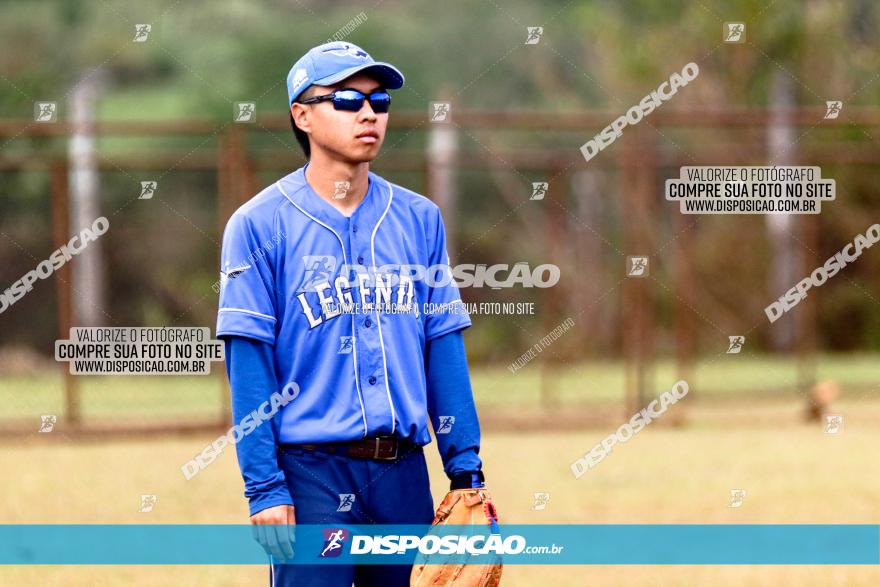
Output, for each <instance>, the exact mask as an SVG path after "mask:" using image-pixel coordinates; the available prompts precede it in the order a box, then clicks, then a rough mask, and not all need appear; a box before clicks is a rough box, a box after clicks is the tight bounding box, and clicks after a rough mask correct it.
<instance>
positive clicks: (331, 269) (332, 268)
mask: <svg viewBox="0 0 880 587" xmlns="http://www.w3.org/2000/svg"><path fill="white" fill-rule="evenodd" d="M302 260H303V265H305V268H306V271H305V277H304V278H303V282H302V285H301V286H300V288H299V289H298V290H297V291H298V292H304V291H315V286H316V285H318V284H321V283H324V282H330V281H333V275H334V274H335V273H336V257H335V256H333V255H303V258H302Z"/></svg>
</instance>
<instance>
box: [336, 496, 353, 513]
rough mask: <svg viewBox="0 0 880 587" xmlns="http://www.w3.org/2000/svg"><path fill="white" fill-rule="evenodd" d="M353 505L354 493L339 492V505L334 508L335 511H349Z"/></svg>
mask: <svg viewBox="0 0 880 587" xmlns="http://www.w3.org/2000/svg"><path fill="white" fill-rule="evenodd" d="M353 505H354V493H340V494H339V507H338V508H336V511H337V512H350V511H351V506H353Z"/></svg>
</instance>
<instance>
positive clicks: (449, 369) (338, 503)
mask: <svg viewBox="0 0 880 587" xmlns="http://www.w3.org/2000/svg"><path fill="white" fill-rule="evenodd" d="M403 83H404V78H403V74H401V73H400V71H398V70H397V68H395V67H394V66H392V65H390V64H387V63H381V62H376V61H374V60H373V59H372V57H370V56H369V55H368V54H367V53H366V52H365V51H363V50H362V49H360V48H359V47H357V46H355V45H353V44H351V43H347V42H333V43H327V44H324V45H321V46H319V47H315V48H313V49H312V50H310V51H309V52H308V53H306V55H305V56H303V58H302V59H300V60H299V61H297V62H296V64H295V65H294V66H293V68H292V69H291V70H290V73H289V74H288V76H287V91H288V97H289V105H290V116H291V123H292V124H293V128H294V132H295V133H296V135H297V139H298V141H299V143H300V145H301V146H302V147H303V150H304V151H305V153H306V156H307V157H308V158H309V162H308V163H307V164H306V165H305V166H304V167H302V168H300V169H297V170H296V171H294V172H293V173H290V174H289V175H286V176H284V177H282V178H281V179H279V180H278V181H277V182H275V183H274V184H272V185H271V186H269V187H267V188H266V189H264V190H263V191H262V192H260V193H259V194H257V195H256V196H255V197H254V198H252V199H251V200H250V201H249V202H247V203H246V204H244V205H243V206H242V207H241V208H239V209H238V210H237V211H236V212H235V214H233V215H232V217H231V218H230V219H229V223H228V224H227V226H226V231H225V233H224V236H223V251H222V258H221V264H222V277H223V279H222V288H221V293H220V309H219V313H218V320H217V334H218V336H221V337H223V338H224V340H225V342H226V361H227V372H228V375H229V380H230V384H231V387H232V415H233V420H234V421H236V422H238V421H240V420H241V419H242V418H243V417H244V416H245V415H247V414H249V413H250V412H252V411H253V410H255V409H256V408H257V407H258V406H259V405H260V404H262V403H263V402H265V401H266V400H267V399H269V397H270V395H271V394H272V393H273V392H275V391H278V390H281V389H284V388H285V387H286V386H289V385H290V384H295V385H296V386H298V387H297V389H298V393H297V394H296V395H295V397H294V398H293V399H292V400H291V401H290V402H289V403H287V404H286V405H284V407H283V408H281V410H280V411H279V412H278V414H277V415H276V416H275V417H274V418H273V419H272V420H271V424H272V425H271V426H270V425H268V423H267V425H264V426H258V427H256V428H255V429H254V430H253V431H252V432H251V433H250V434H249V435H247V436H245V437H244V438H243V439H242V440H241V441H240V442H238V444H237V445H236V450H237V454H238V461H239V465H240V467H241V472H242V476H243V477H244V482H245V496H246V497H247V498H248V500H249V503H250V514H251V522H252V523H253V525H254V530H255V535H256V536H258V539H259V540H260V542H261V543H262V544H263V545H264V547H265V548H266V549H267V550H268V551H269V552H270V553H271V554H272V559H271V560H272V563H273V564H272V569H271V578H272V581H273V582H274V584H275V585H297V586H300V587H305V586H308V585H321V586H330V587H332V586H336V585H338V586H340V587H342V586H345V587H349V586H351V584H352V583H355V584H356V585H357V586H358V587H360V586H374V585H375V586H382V587H389V586H396V585H408V584H409V576H410V567H409V566H406V565H387V566H376V565H355V566H341V565H311V566H308V565H301V564H294V565H284V564H279V563H278V560H277V559H281V560H286V559H289V557H290V555H291V553H292V551H293V545H292V543H291V534H292V532H288V531H285V530H284V528H285V525H289V527H292V525H293V524H294V523H300V524H322V525H328V526H333V525H334V524H428V523H430V522H431V520H432V518H433V515H434V511H433V509H434V508H433V502H432V498H431V493H430V486H429V484H428V472H427V467H426V464H425V457H424V453H423V450H422V447H423V446H424V445H426V444H428V443H429V442H430V435H429V431H428V420H429V419H430V420H431V424H432V425H433V427H434V430H435V431H436V432H437V445H438V448H439V451H440V456H441V458H442V460H443V465H444V469H445V472H446V474H447V475H448V476H449V478H450V479H451V481H452V488H453V489H462V488H471V487H482V486H483V474H482V472H481V468H482V463H481V461H480V458H479V456H478V453H479V448H480V428H479V423H478V420H477V414H476V409H475V407H474V401H473V394H472V391H471V386H470V378H469V374H468V367H467V360H466V356H465V349H464V342H463V338H462V332H461V331H462V330H464V329H465V328H467V327H468V326H470V324H471V322H470V318H469V317H468V315H467V313H465V312H464V311H462V304H461V299H460V296H459V293H458V290H457V288H456V287H455V284H454V282H451V280H441V281H439V282H438V281H434V280H433V279H432V280H431V281H430V284H429V283H428V280H426V279H420V278H418V277H413V273H412V272H411V271H409V270H407V269H406V268H405V267H404V268H401V266H421V267H424V268H430V267H432V266H437V265H440V266H448V264H449V257H448V254H447V251H446V234H445V228H444V225H443V220H442V218H441V217H440V211H439V209H438V207H437V206H436V205H435V204H434V203H432V202H431V201H430V200H428V199H426V198H424V197H423V196H420V195H418V194H416V193H414V192H412V191H410V190H407V189H406V188H403V187H400V186H398V185H395V184H392V183H390V182H388V181H386V180H385V179H383V178H381V177H379V176H378V175H376V174H374V173H372V172H370V170H369V167H370V162H371V161H372V160H373V159H375V158H376V156H377V155H378V153H379V149H380V148H381V146H382V142H383V140H384V138H385V130H386V126H387V124H388V111H389V106H390V102H391V96H390V95H389V94H388V91H389V90H396V89H399V88H401V87H402V86H403ZM444 281H445V285H440V283H443V282H444ZM425 306H429V307H433V308H437V307H443V308H446V311H440V312H429V313H426V312H424V311H423V308H424V307H425ZM392 307H397V308H398V310H399V309H400V308H412V309H411V310H409V311H394V310H393V309H392ZM288 389H290V388H288ZM300 555H301V556H312V555H313V553H300V554H298V556H300ZM318 555H319V553H314V556H318Z"/></svg>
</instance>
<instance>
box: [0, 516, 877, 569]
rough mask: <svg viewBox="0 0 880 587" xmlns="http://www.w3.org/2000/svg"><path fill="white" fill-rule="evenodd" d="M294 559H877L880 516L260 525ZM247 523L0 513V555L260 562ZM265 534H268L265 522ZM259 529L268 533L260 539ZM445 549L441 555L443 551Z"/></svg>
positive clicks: (57, 560) (12, 558)
mask: <svg viewBox="0 0 880 587" xmlns="http://www.w3.org/2000/svg"><path fill="white" fill-rule="evenodd" d="M263 530H268V531H271V530H275V531H276V532H277V534H276V538H277V539H283V538H278V537H283V536H285V535H286V536H288V537H290V538H291V544H292V548H293V552H294V555H293V557H292V559H288V560H285V561H283V562H286V563H289V564H308V565H315V564H330V565H334V564H337V565H338V564H345V565H350V564H412V563H413V562H414V561H419V560H421V558H420V557H425V556H430V557H431V558H430V561H431V562H455V563H465V564H486V563H491V562H496V561H497V559H498V557H499V556H500V557H501V558H502V560H503V562H504V564H541V565H548V564H549V565H553V564H560V565H594V564H596V565H598V564H602V565H608V564H613V565H645V564H647V565H777V564H783V565H856V564H857V565H873V564H880V525H810V524H795V525H758V524H743V525H717V524H716V525H712V524H706V525H701V524H683V525H639V524H626V525H596V524H544V525H535V524H508V525H504V526H501V527H500V534H490V532H489V529H488V528H485V527H474V526H438V527H430V528H429V527H428V526H424V525H406V526H403V525H393V526H390V525H362V526H332V525H321V526H315V525H305V524H298V525H296V526H294V527H293V532H291V528H290V527H287V526H279V527H273V526H267V527H264V528H263ZM255 536H257V533H255V532H254V527H252V526H250V525H195V524H191V525H158V524H157V525H153V524H140V525H82V524H80V525H65V524H46V525H32V524H14V525H0V564H6V565H61V564H64V565H104V564H113V565H120V564H122V565H128V564H131V565H133V564H137V565H144V564H163V565H168V564H171V565H176V564H181V565H251V564H254V565H257V564H259V565H262V564H266V563H267V562H269V556H268V555H267V551H265V550H264V548H263V546H262V545H261V544H260V543H258V542H257V540H256V539H255ZM264 536H265V534H264ZM264 541H265V539H264ZM444 557H445V558H444Z"/></svg>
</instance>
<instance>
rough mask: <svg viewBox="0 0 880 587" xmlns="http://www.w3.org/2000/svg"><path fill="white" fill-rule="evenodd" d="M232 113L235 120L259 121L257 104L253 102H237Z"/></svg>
mask: <svg viewBox="0 0 880 587" xmlns="http://www.w3.org/2000/svg"><path fill="white" fill-rule="evenodd" d="M232 113H233V116H234V118H233V120H234V121H235V122H256V121H257V105H256V104H255V103H253V102H236V103H235V110H233V112H232Z"/></svg>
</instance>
